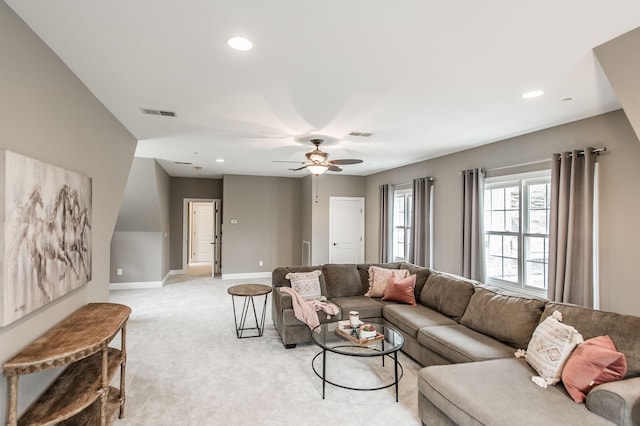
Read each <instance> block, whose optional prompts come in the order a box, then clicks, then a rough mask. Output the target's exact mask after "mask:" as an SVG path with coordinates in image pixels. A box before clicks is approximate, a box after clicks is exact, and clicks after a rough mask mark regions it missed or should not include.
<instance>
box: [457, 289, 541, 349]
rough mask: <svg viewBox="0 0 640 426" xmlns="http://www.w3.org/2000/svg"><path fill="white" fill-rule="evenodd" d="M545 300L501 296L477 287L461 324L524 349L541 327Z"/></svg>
mask: <svg viewBox="0 0 640 426" xmlns="http://www.w3.org/2000/svg"><path fill="white" fill-rule="evenodd" d="M544 306H545V301H543V300H540V299H532V298H527V297H517V296H509V295H504V294H499V293H497V292H495V291H492V290H490V289H488V288H484V287H476V289H475V291H474V293H473V296H471V300H469V304H468V305H467V310H466V311H465V313H464V315H463V316H462V318H461V319H460V324H462V325H465V326H467V327H469V328H472V329H474V330H476V331H479V332H480V333H483V334H486V335H488V336H491V337H493V338H495V339H498V340H500V341H501V342H503V343H506V344H508V345H511V346H513V347H514V348H518V349H525V348H526V347H527V344H528V343H529V340H531V335H532V334H533V330H535V329H536V327H537V326H538V322H539V321H540V316H541V315H542V311H543V310H544Z"/></svg>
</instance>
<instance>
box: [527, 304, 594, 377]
mask: <svg viewBox="0 0 640 426" xmlns="http://www.w3.org/2000/svg"><path fill="white" fill-rule="evenodd" d="M560 321H562V314H561V313H560V312H559V311H554V312H553V315H551V316H550V317H547V318H546V319H545V320H544V321H542V322H541V323H540V324H538V327H537V328H536V330H535V331H534V332H533V336H531V341H530V342H529V346H528V347H527V354H526V356H525V357H526V359H527V362H528V363H529V364H530V365H531V367H533V368H534V370H536V371H537V372H538V374H539V375H540V377H541V378H542V379H544V381H545V382H546V384H548V385H555V384H556V383H558V382H559V381H560V378H561V376H562V369H563V368H564V365H565V363H566V362H567V359H569V356H570V355H571V352H572V351H573V349H574V348H575V347H576V345H578V344H580V343H582V342H583V339H582V335H581V334H580V333H578V331H577V330H576V329H575V328H573V327H571V326H570V325H566V324H562V323H561V322H560Z"/></svg>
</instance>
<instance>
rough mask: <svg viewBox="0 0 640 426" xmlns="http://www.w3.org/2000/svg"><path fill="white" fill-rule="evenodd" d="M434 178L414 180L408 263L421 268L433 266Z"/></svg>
mask: <svg viewBox="0 0 640 426" xmlns="http://www.w3.org/2000/svg"><path fill="white" fill-rule="evenodd" d="M432 187H433V179H432V178H419V179H414V180H413V191H412V203H413V208H412V213H411V214H412V217H411V234H410V241H411V246H410V248H409V256H408V259H407V260H408V261H409V262H410V263H413V264H416V265H419V266H431V188H432Z"/></svg>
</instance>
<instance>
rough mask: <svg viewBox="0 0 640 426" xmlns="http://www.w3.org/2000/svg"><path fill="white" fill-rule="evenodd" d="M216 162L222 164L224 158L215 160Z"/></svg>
mask: <svg viewBox="0 0 640 426" xmlns="http://www.w3.org/2000/svg"><path fill="white" fill-rule="evenodd" d="M216 162H218V163H224V158H216Z"/></svg>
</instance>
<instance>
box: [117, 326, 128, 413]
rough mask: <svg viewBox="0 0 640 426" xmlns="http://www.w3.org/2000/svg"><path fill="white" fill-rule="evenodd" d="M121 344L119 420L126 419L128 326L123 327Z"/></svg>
mask: <svg viewBox="0 0 640 426" xmlns="http://www.w3.org/2000/svg"><path fill="white" fill-rule="evenodd" d="M120 333H121V343H120V356H121V357H122V363H121V364H120V413H118V418H120V419H124V404H125V402H126V400H127V396H126V395H127V393H126V391H125V376H126V374H125V368H126V365H127V326H126V325H124V326H123V327H122V331H121V332H120Z"/></svg>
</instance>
